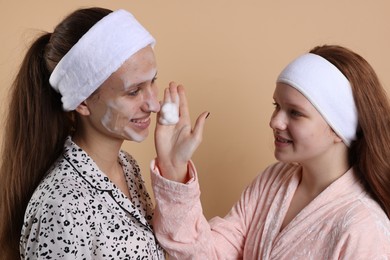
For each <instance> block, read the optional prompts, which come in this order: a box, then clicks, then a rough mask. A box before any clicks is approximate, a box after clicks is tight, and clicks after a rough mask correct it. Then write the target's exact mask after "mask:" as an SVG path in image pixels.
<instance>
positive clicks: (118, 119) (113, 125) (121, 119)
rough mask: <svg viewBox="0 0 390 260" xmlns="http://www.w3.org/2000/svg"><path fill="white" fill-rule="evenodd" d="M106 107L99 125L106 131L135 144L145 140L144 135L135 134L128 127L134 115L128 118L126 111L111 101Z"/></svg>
mask: <svg viewBox="0 0 390 260" xmlns="http://www.w3.org/2000/svg"><path fill="white" fill-rule="evenodd" d="M106 106H107V107H106V112H105V114H104V116H103V117H102V118H101V123H102V125H103V126H104V128H106V130H107V131H109V132H111V133H113V134H117V135H120V136H122V137H123V138H125V139H128V140H132V141H135V142H142V141H143V140H144V139H145V136H144V135H142V134H139V133H137V132H136V131H135V130H134V129H132V128H131V127H130V126H129V125H128V122H129V121H130V120H131V118H132V117H133V116H134V115H130V116H129V115H128V112H127V111H124V109H123V108H122V107H121V106H120V105H118V104H116V102H113V101H108V102H107V103H106Z"/></svg>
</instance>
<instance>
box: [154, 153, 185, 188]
mask: <svg viewBox="0 0 390 260" xmlns="http://www.w3.org/2000/svg"><path fill="white" fill-rule="evenodd" d="M156 165H157V167H158V168H159V170H160V174H161V176H162V177H164V178H166V179H168V180H171V181H175V182H180V183H186V182H188V180H189V174H188V162H187V163H180V164H179V165H173V164H166V163H163V162H160V161H159V160H158V158H157V160H156Z"/></svg>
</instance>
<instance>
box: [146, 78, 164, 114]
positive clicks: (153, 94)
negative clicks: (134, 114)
mask: <svg viewBox="0 0 390 260" xmlns="http://www.w3.org/2000/svg"><path fill="white" fill-rule="evenodd" d="M157 95H158V88H157V86H155V85H154V84H153V85H151V86H149V87H148V88H147V89H146V91H144V104H143V106H142V110H144V111H146V112H154V113H157V112H158V111H160V102H159V101H158V97H157Z"/></svg>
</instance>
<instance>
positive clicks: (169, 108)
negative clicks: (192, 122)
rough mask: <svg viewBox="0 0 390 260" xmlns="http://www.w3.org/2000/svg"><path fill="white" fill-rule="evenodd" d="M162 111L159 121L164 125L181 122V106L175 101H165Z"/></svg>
mask: <svg viewBox="0 0 390 260" xmlns="http://www.w3.org/2000/svg"><path fill="white" fill-rule="evenodd" d="M160 113H161V116H160V119H159V122H160V124H162V125H175V124H177V122H179V108H178V106H177V105H176V104H175V103H170V102H167V103H164V104H163V106H162V107H161V111H160Z"/></svg>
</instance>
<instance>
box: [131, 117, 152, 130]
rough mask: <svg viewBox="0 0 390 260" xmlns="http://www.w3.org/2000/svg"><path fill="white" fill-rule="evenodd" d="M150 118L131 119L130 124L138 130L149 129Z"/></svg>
mask: <svg viewBox="0 0 390 260" xmlns="http://www.w3.org/2000/svg"><path fill="white" fill-rule="evenodd" d="M150 121H151V120H150V117H149V116H148V117H144V118H133V119H131V120H130V123H131V124H133V125H134V126H135V127H137V128H138V129H140V130H144V129H147V128H149V125H150Z"/></svg>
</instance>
